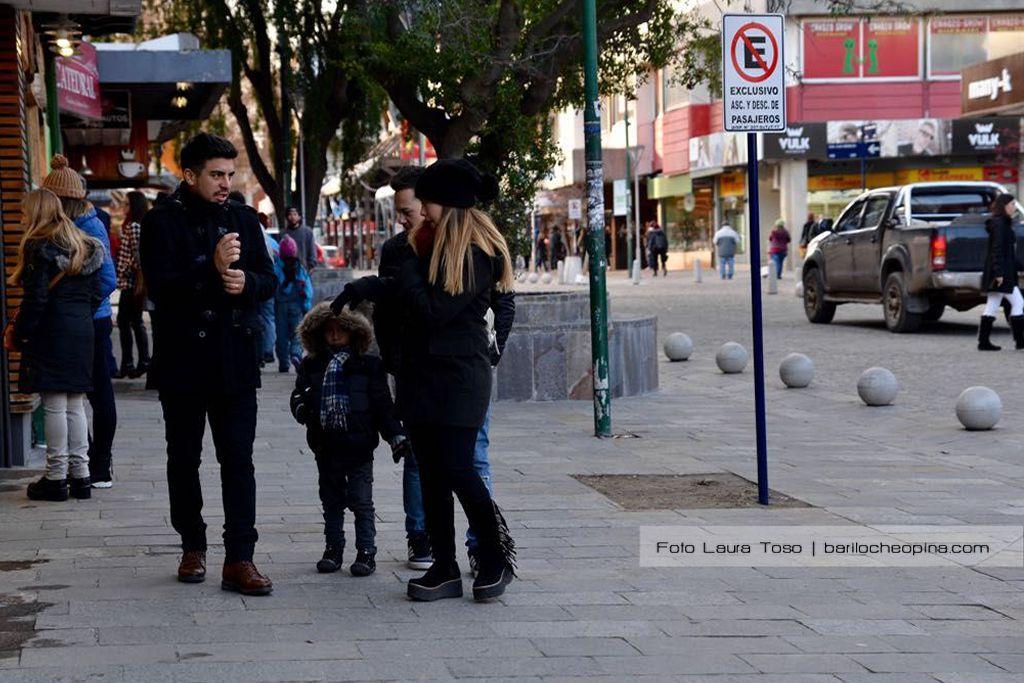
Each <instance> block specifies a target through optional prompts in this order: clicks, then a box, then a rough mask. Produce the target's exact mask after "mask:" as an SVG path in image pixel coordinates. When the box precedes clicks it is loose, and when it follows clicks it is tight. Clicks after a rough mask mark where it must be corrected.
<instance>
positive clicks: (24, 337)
mask: <svg viewBox="0 0 1024 683" xmlns="http://www.w3.org/2000/svg"><path fill="white" fill-rule="evenodd" d="M24 227H25V235H24V237H22V239H21V246H20V248H19V249H18V257H17V262H16V265H15V267H14V272H12V273H11V276H10V278H9V279H8V283H9V284H11V285H13V286H15V287H21V288H22V289H23V290H24V297H23V298H22V301H21V306H20V307H19V309H18V317H17V320H16V321H15V324H14V330H13V340H12V342H13V345H14V347H15V349H17V350H18V351H20V352H21V374H20V376H19V379H18V390H19V391H21V392H24V393H39V394H41V395H42V399H43V413H44V416H45V417H44V422H43V424H44V429H45V431H46V474H45V475H43V477H42V478H40V479H39V480H38V481H34V482H32V483H31V484H29V485H28V497H29V498H31V499H32V500H51V501H62V500H67V499H68V493H69V490H70V493H71V495H73V496H74V497H75V498H89V497H90V496H91V482H90V479H89V433H88V424H87V422H86V417H85V394H86V392H89V391H92V383H93V374H92V373H93V339H94V334H93V323H92V319H93V314H94V313H95V312H96V309H97V308H98V307H99V305H100V302H101V301H102V300H103V296H102V293H101V291H100V276H99V273H100V268H101V267H102V265H103V258H104V255H105V253H106V252H105V250H104V248H103V245H102V244H101V243H100V242H99V241H98V240H96V239H93V238H92V237H89V236H88V235H86V234H85V233H84V232H82V231H81V230H79V229H78V228H77V227H75V224H74V223H72V222H71V220H70V219H69V218H68V217H67V215H66V214H65V213H64V211H63V209H62V208H61V203H60V199H59V198H58V197H57V195H55V194H54V193H53V192H51V191H49V190H34V191H32V192H29V193H28V195H26V197H25V219H24ZM69 484H70V486H69Z"/></svg>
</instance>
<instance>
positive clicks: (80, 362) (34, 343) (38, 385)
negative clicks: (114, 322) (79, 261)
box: [14, 237, 106, 394]
mask: <svg viewBox="0 0 1024 683" xmlns="http://www.w3.org/2000/svg"><path fill="white" fill-rule="evenodd" d="M86 244H87V248H88V250H89V253H88V254H87V255H86V257H85V263H84V264H83V266H82V271H81V272H80V273H78V274H77V275H65V276H64V277H62V278H61V280H60V281H59V282H58V283H57V284H56V285H55V286H54V287H53V289H50V288H49V286H50V282H51V281H53V279H54V278H55V277H56V276H57V275H58V274H59V273H61V272H62V271H64V270H66V269H67V267H68V265H69V263H70V261H69V259H68V252H67V251H66V250H64V249H62V248H61V247H58V246H57V245H55V244H53V243H52V242H32V243H31V244H30V245H29V246H28V247H27V249H28V253H27V254H26V255H25V261H26V267H25V271H24V273H23V274H22V280H21V281H22V287H23V288H24V290H25V298H24V299H22V302H21V306H20V308H19V311H18V319H17V322H16V323H15V326H14V339H15V344H16V345H17V347H18V349H20V350H21V354H22V356H21V374H20V376H19V378H18V390H19V391H21V392H25V393H32V392H44V391H46V392H50V391H52V392H62V393H72V394H78V393H84V392H87V391H92V366H93V357H92V356H93V339H94V336H95V333H94V331H93V324H92V318H93V314H94V313H95V312H96V309H97V308H98V307H99V305H100V303H101V302H102V301H103V293H102V291H101V285H100V268H101V267H102V266H103V259H104V256H105V254H106V252H105V251H104V249H103V245H102V244H100V242H98V241H97V240H95V239H93V238H91V237H89V238H86Z"/></svg>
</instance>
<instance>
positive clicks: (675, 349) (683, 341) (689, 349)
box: [662, 332, 693, 362]
mask: <svg viewBox="0 0 1024 683" xmlns="http://www.w3.org/2000/svg"><path fill="white" fill-rule="evenodd" d="M662 349H663V350H664V351H665V356H666V357H667V358H668V359H669V360H670V361H673V362H675V361H680V360H686V359H687V358H689V357H690V354H691V353H693V340H692V339H690V337H689V336H688V335H686V334H683V333H682V332H673V333H672V334H670V335H668V336H667V337H666V338H665V343H664V345H662Z"/></svg>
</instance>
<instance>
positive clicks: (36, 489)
mask: <svg viewBox="0 0 1024 683" xmlns="http://www.w3.org/2000/svg"><path fill="white" fill-rule="evenodd" d="M26 491H27V493H28V497H29V500H50V501H53V502H55V503H60V502H62V501H65V500H67V499H68V480H67V479H60V480H57V479H47V478H46V477H40V478H39V479H37V480H36V481H34V482H32V483H31V484H29V485H28V488H27V489H26Z"/></svg>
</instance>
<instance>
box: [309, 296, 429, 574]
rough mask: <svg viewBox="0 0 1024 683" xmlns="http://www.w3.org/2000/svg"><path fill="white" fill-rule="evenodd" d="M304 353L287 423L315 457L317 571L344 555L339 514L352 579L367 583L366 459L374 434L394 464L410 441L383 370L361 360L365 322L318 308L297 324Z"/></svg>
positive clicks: (369, 473)
mask: <svg viewBox="0 0 1024 683" xmlns="http://www.w3.org/2000/svg"><path fill="white" fill-rule="evenodd" d="M298 332H299V338H300V339H301V342H302V346H303V348H304V349H305V350H306V356H305V357H304V358H303V359H302V362H301V363H300V364H299V368H298V379H296V381H295V391H293V392H292V397H291V409H292V415H294V416H295V419H296V420H297V421H298V422H299V424H302V425H305V427H306V441H307V443H308V444H309V447H310V449H312V451H313V453H314V455H315V456H316V466H317V470H318V472H319V486H320V502H321V504H322V505H323V509H324V535H325V536H326V545H327V547H326V549H325V550H324V554H323V558H322V559H321V560H320V561H319V562H318V563H317V565H316V568H317V570H318V571H320V572H323V573H327V572H335V571H337V570H338V569H340V568H341V564H342V554H343V552H344V549H345V532H344V530H343V528H342V525H343V523H344V519H345V508H348V509H350V510H351V511H352V514H353V516H354V517H355V529H356V551H357V553H356V559H355V562H354V563H353V564H352V566H351V572H352V575H353V576H368V575H370V574H372V573H373V572H374V570H375V569H376V567H377V565H376V562H375V560H374V556H375V554H376V552H377V548H376V546H375V545H374V537H375V535H376V529H375V528H374V523H373V451H374V450H375V449H376V448H377V444H378V443H380V441H379V439H378V436H377V435H378V434H380V435H382V436H383V437H384V438H385V439H386V440H387V441H388V443H389V444H390V445H391V449H392V452H393V456H394V459H395V462H398V460H399V459H401V458H402V457H403V456H407V455H409V453H410V450H411V449H410V447H409V441H408V440H407V439H406V437H405V433H404V431H403V429H402V425H401V424H400V423H399V422H398V420H397V419H396V418H395V415H394V406H393V404H392V401H391V391H390V390H389V389H388V384H387V379H386V378H385V374H384V366H383V364H382V362H381V360H380V358H378V357H377V356H371V355H366V352H367V349H369V347H370V343H371V341H372V339H373V332H372V329H371V327H370V322H369V321H368V320H367V319H366V318H365V317H363V316H362V315H360V314H358V313H355V312H352V311H349V310H344V311H342V312H341V313H339V314H337V315H336V314H334V313H333V312H331V308H330V306H329V305H328V304H327V303H321V304H317V305H316V306H314V307H313V309H312V310H311V311H310V312H309V313H308V314H307V315H306V316H305V318H303V320H302V322H301V323H300V324H299V329H298Z"/></svg>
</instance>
